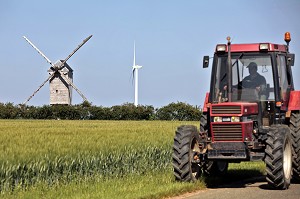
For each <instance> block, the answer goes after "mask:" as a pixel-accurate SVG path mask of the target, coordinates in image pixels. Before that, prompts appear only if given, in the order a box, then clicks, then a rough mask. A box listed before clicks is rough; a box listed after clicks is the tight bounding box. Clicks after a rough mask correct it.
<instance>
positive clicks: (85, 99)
mask: <svg viewBox="0 0 300 199" xmlns="http://www.w3.org/2000/svg"><path fill="white" fill-rule="evenodd" d="M59 73H60V77H62V78H63V79H64V80H65V81H66V82H67V83H68V84H70V85H71V86H72V87H73V88H74V90H76V91H77V93H78V94H79V95H80V96H81V97H82V99H83V101H88V100H87V98H86V97H85V96H84V95H83V94H82V92H81V91H80V90H79V89H78V88H77V87H76V86H75V85H74V84H73V82H71V81H70V80H69V79H68V78H64V76H63V75H62V74H61V72H60V71H59Z"/></svg>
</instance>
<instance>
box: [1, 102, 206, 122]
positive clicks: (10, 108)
mask: <svg viewBox="0 0 300 199" xmlns="http://www.w3.org/2000/svg"><path fill="white" fill-rule="evenodd" d="M200 116H201V111H200V109H199V107H198V106H193V105H190V104H187V103H184V102H177V103H170V104H168V105H166V106H163V107H161V108H154V107H153V106H151V105H139V106H137V107H136V106H134V104H132V103H125V104H122V105H115V106H111V107H103V106H94V105H92V104H90V103H89V102H83V103H82V104H78V105H72V106H66V105H52V106H51V105H44V106H27V105H26V106H24V105H14V104H13V103H5V104H4V103H0V119H63V120H179V121H199V120H200Z"/></svg>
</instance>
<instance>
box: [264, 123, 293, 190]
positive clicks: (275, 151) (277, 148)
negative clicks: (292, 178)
mask: <svg viewBox="0 0 300 199" xmlns="http://www.w3.org/2000/svg"><path fill="white" fill-rule="evenodd" d="M289 134H290V129H289V127H288V126H286V125H275V126H272V127H271V128H270V130H269V132H268V139H267V141H266V145H267V146H266V149H265V154H266V158H265V163H266V172H267V177H266V179H267V181H268V183H269V185H271V186H272V187H274V188H276V189H287V188H288V186H289V184H290V182H289V181H286V180H285V177H284V172H283V148H284V142H285V139H291V138H290V135H289Z"/></svg>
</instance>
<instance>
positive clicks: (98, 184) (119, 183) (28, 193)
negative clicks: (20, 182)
mask: <svg viewBox="0 0 300 199" xmlns="http://www.w3.org/2000/svg"><path fill="white" fill-rule="evenodd" d="M204 188H205V184H204V183H203V181H201V180H199V181H198V182H196V183H180V182H175V181H174V178H173V175H171V173H170V172H169V171H168V172H166V171H162V172H157V173H153V172H150V173H148V174H145V175H132V174H130V175H127V176H125V177H123V178H118V179H114V178H112V179H104V180H103V179H99V178H97V177H96V178H91V179H88V180H79V181H77V182H71V183H68V184H63V185H54V186H52V187H49V186H47V185H45V184H42V183H40V184H37V185H35V186H33V187H31V188H29V189H28V190H22V189H20V190H16V191H14V192H13V193H11V194H5V195H2V196H3V197H4V198H7V199H18V198H19V199H21V198H22V199H23V198H24V199H26V198H28V199H29V198H30V199H31V198H45V199H48V198H49V199H50V198H60V199H64V198H75V199H76V198H78V199H82V198H91V199H93V198H95V199H96V198H107V199H118V198H123V199H134V198H140V199H141V198H143V199H152V198H153V199H159V198H164V197H170V196H175V195H180V194H183V193H186V192H192V191H195V190H198V189H204Z"/></svg>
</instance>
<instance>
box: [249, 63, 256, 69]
mask: <svg viewBox="0 0 300 199" xmlns="http://www.w3.org/2000/svg"><path fill="white" fill-rule="evenodd" d="M252 67H255V68H257V64H256V63H255V62H250V64H249V65H248V66H247V68H252Z"/></svg>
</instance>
